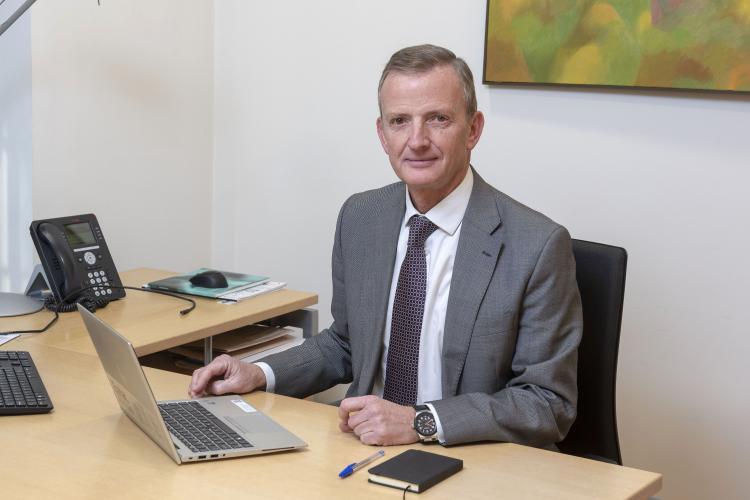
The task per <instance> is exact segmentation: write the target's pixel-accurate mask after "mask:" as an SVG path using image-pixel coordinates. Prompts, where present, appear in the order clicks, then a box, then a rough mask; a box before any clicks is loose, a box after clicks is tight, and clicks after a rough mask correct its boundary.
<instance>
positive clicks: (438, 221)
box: [404, 167, 474, 236]
mask: <svg viewBox="0 0 750 500" xmlns="http://www.w3.org/2000/svg"><path fill="white" fill-rule="evenodd" d="M473 187H474V174H473V173H472V171H471V167H469V168H468V169H467V170H466V175H465V176H464V180H462V181H461V184H459V185H458V186H457V187H456V189H454V190H453V191H451V192H450V194H449V195H448V196H446V197H445V198H443V199H442V200H440V202H439V203H438V204H437V205H435V206H434V207H432V208H431V209H430V210H429V211H428V212H427V213H426V214H424V216H425V217H427V218H428V219H430V221H432V223H433V224H435V225H436V226H437V227H439V228H440V229H441V230H442V231H445V232H446V233H448V234H450V235H451V236H452V235H453V234H455V232H456V231H457V230H458V226H460V225H461V221H462V220H463V218H464V213H465V212H466V207H467V206H469V198H470V197H471V189H472V188H473ZM413 215H421V214H420V213H419V211H417V209H416V208H414V204H413V203H412V202H411V197H410V196H409V189H408V188H407V190H406V212H405V213H404V225H408V223H409V219H411V217H412V216H413Z"/></svg>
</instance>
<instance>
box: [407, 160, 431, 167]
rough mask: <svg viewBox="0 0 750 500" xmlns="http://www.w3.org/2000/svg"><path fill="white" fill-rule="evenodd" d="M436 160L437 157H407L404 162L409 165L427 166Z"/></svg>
mask: <svg viewBox="0 0 750 500" xmlns="http://www.w3.org/2000/svg"><path fill="white" fill-rule="evenodd" d="M436 161H437V158H407V159H406V163H407V164H408V165H409V166H411V167H417V168H419V167H428V166H430V165H432V164H433V163H434V162H436Z"/></svg>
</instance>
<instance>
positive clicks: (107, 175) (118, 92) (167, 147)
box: [31, 0, 214, 271]
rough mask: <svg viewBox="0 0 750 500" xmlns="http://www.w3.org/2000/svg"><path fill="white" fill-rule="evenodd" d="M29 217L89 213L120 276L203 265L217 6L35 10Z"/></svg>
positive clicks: (135, 0)
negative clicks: (136, 270)
mask: <svg viewBox="0 0 750 500" xmlns="http://www.w3.org/2000/svg"><path fill="white" fill-rule="evenodd" d="M31 12H32V15H33V17H32V41H33V43H32V47H33V52H32V53H33V87H32V88H33V151H34V177H33V186H34V193H33V194H34V217H35V218H37V219H38V218H47V217H58V216H63V215H73V214H78V213H88V212H93V213H95V214H96V215H97V217H98V219H99V222H100V223H101V225H102V229H103V231H104V235H105V237H106V238H107V241H108V243H109V247H110V249H111V251H112V254H113V258H114V260H115V263H116V264H117V266H118V268H119V269H120V270H123V269H129V268H133V267H141V266H149V267H158V268H165V269H173V270H177V271H184V270H189V269H191V268H195V267H199V266H203V265H206V264H207V263H208V261H209V260H210V234H211V230H210V226H211V209H212V199H211V193H212V190H211V182H212V180H211V164H212V161H213V158H212V156H213V130H212V128H213V127H212V123H213V114H212V113H213V26H214V23H213V2H211V1H209V0H160V1H149V0H104V1H102V2H101V6H97V2H96V1H95V0H65V1H60V0H55V1H41V2H37V4H35V5H34V6H33V7H32V8H31Z"/></svg>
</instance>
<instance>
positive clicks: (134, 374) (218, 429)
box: [78, 304, 307, 464]
mask: <svg viewBox="0 0 750 500" xmlns="http://www.w3.org/2000/svg"><path fill="white" fill-rule="evenodd" d="M78 311H79V312H80V313H81V317H83V322H84V323H85V324H86V329H87V330H88V331H89V335H90V336H91V340H92V341H93V342H94V347H96V352H97V353H98V354H99V359H100V360H101V362H102V366H104V371H105V372H106V373H107V378H109V382H110V383H111V384H112V389H113V390H114V392H115V397H116V398H117V402H118V403H119V404H120V408H122V411H123V412H124V413H125V415H127V416H128V417H130V420H132V421H133V422H134V423H135V424H136V425H137V426H138V427H140V428H141V430H142V431H143V432H145V433H146V434H147V435H148V436H149V437H150V438H151V439H152V440H153V441H154V442H155V443H156V444H158V445H159V446H160V447H161V449H162V450H164V451H165V452H166V454H167V455H169V456H170V457H172V460H174V461H175V462H177V463H178V464H181V463H185V462H197V461H202V460H216V459H221V458H232V457H241V456H245V455H256V454H260V453H272V452H277V451H285V450H293V449H296V448H304V447H306V446H307V444H306V443H305V442H304V441H302V440H301V439H299V438H298V437H297V436H295V435H294V434H292V433H291V432H289V431H288V430H286V429H284V428H283V427H282V426H280V425H279V424H277V423H276V422H274V421H273V420H271V419H270V418H269V417H267V416H266V415H264V414H262V413H261V412H259V411H258V410H256V409H255V408H253V407H252V406H251V405H250V404H248V403H247V402H246V401H245V400H244V399H242V398H241V397H239V396H217V397H209V398H202V399H194V400H177V401H159V402H158V403H157V401H156V400H155V399H154V394H153V392H151V387H150V386H149V385H148V381H147V380H146V376H145V375H144V373H143V369H142V368H141V365H140V363H139V362H138V358H137V356H136V355H135V350H134V349H133V345H132V344H131V343H130V342H128V340H127V339H126V338H125V337H123V336H122V335H120V334H119V333H117V332H116V331H115V330H113V329H112V328H111V327H110V326H109V325H107V324H106V323H104V322H103V321H102V320H100V319H99V318H97V317H96V316H95V315H94V314H92V313H90V312H89V311H88V310H87V309H85V308H83V307H81V305H80V304H79V305H78Z"/></svg>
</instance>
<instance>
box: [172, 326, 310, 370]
mask: <svg viewBox="0 0 750 500" xmlns="http://www.w3.org/2000/svg"><path fill="white" fill-rule="evenodd" d="M302 341H303V339H302V338H301V335H299V334H298V333H297V332H296V331H295V329H294V328H290V327H283V328H282V327H275V326H267V325H249V326H246V327H243V328H239V329H237V330H233V331H231V332H227V333H223V334H221V335H216V336H215V337H214V338H213V355H214V357H216V356H219V355H221V354H229V355H230V356H232V357H234V358H237V359H241V360H243V361H246V360H248V359H250V361H248V362H252V361H255V360H256V359H260V358H263V357H265V356H267V355H269V354H273V353H276V352H281V351H283V350H286V349H289V348H290V347H293V346H295V345H299V344H301V343H302ZM170 351H171V352H173V353H175V354H178V355H180V356H182V357H184V358H187V359H189V360H192V361H197V362H200V363H202V362H203V341H202V340H199V341H197V342H192V343H190V344H186V345H183V346H179V347H174V348H172V349H170Z"/></svg>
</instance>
